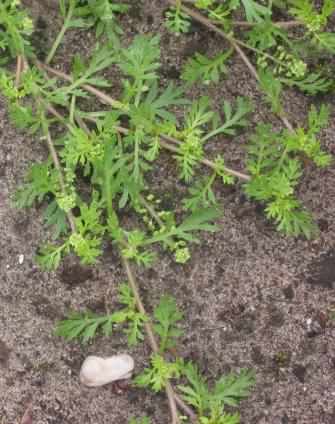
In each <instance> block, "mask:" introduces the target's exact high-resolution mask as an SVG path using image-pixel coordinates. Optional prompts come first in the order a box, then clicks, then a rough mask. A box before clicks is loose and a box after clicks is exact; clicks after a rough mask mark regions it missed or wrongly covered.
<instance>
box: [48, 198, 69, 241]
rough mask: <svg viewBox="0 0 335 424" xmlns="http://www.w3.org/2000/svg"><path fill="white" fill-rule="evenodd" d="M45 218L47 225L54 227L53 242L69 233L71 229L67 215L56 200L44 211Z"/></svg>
mask: <svg viewBox="0 0 335 424" xmlns="http://www.w3.org/2000/svg"><path fill="white" fill-rule="evenodd" d="M43 218H44V221H45V224H46V225H48V226H52V227H53V229H54V231H53V234H52V238H53V240H56V239H57V238H58V237H60V236H62V235H63V234H66V233H67V231H68V229H69V225H68V222H67V216H66V213H65V212H64V211H63V210H62V209H60V207H59V206H58V204H57V201H56V200H53V201H52V202H50V203H49V205H48V206H47V208H46V209H45V211H44V214H43Z"/></svg>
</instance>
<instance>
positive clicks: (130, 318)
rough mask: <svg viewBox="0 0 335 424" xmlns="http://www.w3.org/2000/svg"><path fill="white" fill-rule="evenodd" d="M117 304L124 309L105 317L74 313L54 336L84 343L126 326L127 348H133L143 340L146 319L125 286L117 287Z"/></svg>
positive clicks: (61, 324) (108, 334) (87, 313)
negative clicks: (123, 325) (99, 332)
mask: <svg viewBox="0 0 335 424" xmlns="http://www.w3.org/2000/svg"><path fill="white" fill-rule="evenodd" d="M119 302H120V303H121V304H123V305H125V307H124V308H123V309H120V310H119V311H117V312H113V313H112V314H109V315H106V316H97V315H95V314H92V313H91V312H85V313H83V314H80V313H78V312H74V313H72V314H70V315H69V317H68V318H67V319H65V320H63V321H60V322H59V323H58V324H57V327H56V330H55V334H56V335H57V336H62V337H64V338H65V339H67V340H73V339H78V340H81V341H82V342H83V343H86V342H89V341H90V340H92V339H94V338H95V337H96V335H97V332H98V331H101V333H102V334H103V335H104V336H110V335H111V334H112V332H113V330H114V327H115V326H119V325H121V324H126V328H125V329H124V333H125V334H126V335H127V339H128V344H129V346H133V345H135V344H137V343H138V342H139V341H141V340H143V324H144V322H146V321H147V317H146V316H145V315H144V314H142V313H140V312H138V311H137V308H136V300H135V298H134V296H133V294H132V291H131V289H130V288H129V286H128V285H127V284H121V285H120V287H119Z"/></svg>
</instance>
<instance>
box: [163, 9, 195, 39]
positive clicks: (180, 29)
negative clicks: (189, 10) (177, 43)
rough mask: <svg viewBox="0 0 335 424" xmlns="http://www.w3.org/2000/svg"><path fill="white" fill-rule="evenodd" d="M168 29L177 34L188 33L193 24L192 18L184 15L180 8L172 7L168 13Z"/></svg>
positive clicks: (166, 14) (166, 15)
mask: <svg viewBox="0 0 335 424" xmlns="http://www.w3.org/2000/svg"><path fill="white" fill-rule="evenodd" d="M165 17H166V22H165V25H166V27H167V28H168V29H169V30H170V31H171V32H174V33H176V34H178V35H179V34H183V33H186V32H188V30H189V28H190V26H191V22H190V17H189V16H188V15H187V14H186V13H184V12H183V11H182V10H181V9H180V7H172V8H170V9H169V10H168V11H167V12H166V13H165Z"/></svg>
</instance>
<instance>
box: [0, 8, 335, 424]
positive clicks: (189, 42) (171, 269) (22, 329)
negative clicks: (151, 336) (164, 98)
mask: <svg viewBox="0 0 335 424" xmlns="http://www.w3.org/2000/svg"><path fill="white" fill-rule="evenodd" d="M25 3H26V4H28V6H30V7H31V10H32V13H33V15H34V17H35V19H36V20H37V18H39V19H38V20H37V22H38V23H39V31H40V33H39V34H37V37H36V38H37V39H38V40H39V41H40V42H41V43H42V44H41V45H40V49H41V54H42V55H43V50H45V48H46V47H45V43H46V44H49V43H50V41H51V40H52V38H53V36H54V34H55V31H56V28H59V24H60V22H59V19H57V11H55V10H54V9H52V8H49V7H47V6H46V5H47V4H49V3H47V2H42V1H41V2H37V1H33V0H29V1H28V0H26V2H25ZM128 3H130V4H131V5H132V7H131V11H130V14H128V15H127V16H125V17H123V18H122V26H123V28H125V34H124V38H125V40H127V39H131V38H132V37H133V36H134V35H135V34H137V33H148V32H150V33H157V32H159V33H161V42H162V63H163V66H162V70H161V75H162V77H163V80H164V81H167V80H175V81H177V79H178V76H179V72H180V69H181V65H182V64H183V63H184V62H185V60H186V59H187V57H189V56H190V55H192V54H193V53H194V52H196V51H200V52H207V53H210V54H214V53H215V52H216V51H219V50H222V49H225V48H227V46H226V45H225V43H224V42H222V40H221V39H219V38H218V37H217V36H215V35H213V34H212V33H210V32H208V31H207V30H206V29H205V28H203V27H200V26H199V25H196V24H194V26H193V28H192V33H191V34H189V35H185V36H181V37H175V36H173V35H171V34H169V33H168V32H167V31H166V29H165V28H164V25H163V20H162V16H163V12H164V10H165V9H166V4H165V2H163V1H156V2H153V1H149V0H142V1H130V2H129V1H128ZM93 42H94V38H93V36H92V34H88V33H87V32H84V31H82V32H70V33H68V34H67V36H66V43H65V46H63V47H62V48H61V49H60V52H59V54H58V56H57V58H56V62H57V64H58V66H59V67H60V68H63V69H65V70H66V69H68V66H69V63H70V61H71V57H72V55H73V54H74V53H75V52H81V53H82V52H88V51H89V48H90V46H92V44H93ZM230 69H231V71H230V73H229V75H228V76H227V78H226V79H225V80H224V81H223V82H222V83H221V84H220V86H209V87H205V88H203V89H202V93H203V94H206V95H209V96H210V97H211V98H212V99H213V101H214V104H217V105H218V107H219V105H220V103H221V101H222V98H223V97H224V98H225V99H227V100H234V98H235V97H236V96H238V95H246V96H248V97H250V98H251V99H252V100H253V102H254V105H255V108H256V111H255V113H254V114H253V118H252V125H254V124H255V123H257V122H258V121H260V120H263V121H272V122H273V123H274V125H275V126H277V127H278V126H279V125H280V124H279V122H277V121H276V120H275V119H274V118H273V117H272V115H271V114H270V112H269V110H268V108H267V106H264V104H262V101H261V96H260V94H259V92H258V91H257V89H256V85H255V83H254V82H253V80H252V79H251V78H250V76H249V74H248V73H247V71H246V69H245V68H244V65H243V64H242V63H241V62H240V60H239V59H238V58H236V57H235V58H234V59H233V60H232V61H231V68H230ZM111 78H113V74H111ZM114 79H115V81H116V82H115V84H114V87H113V94H114V95H115V92H117V90H118V89H119V86H118V83H117V78H116V77H115V78H114ZM199 93H200V91H199V90H194V91H192V92H191V93H190V95H191V96H194V97H195V96H197V95H198V94H199ZM321 102H325V103H330V104H332V106H334V105H335V101H334V98H333V97H332V96H331V95H328V96H320V97H319V98H318V99H317V103H321ZM310 103H311V99H310V98H307V97H305V96H303V95H302V94H299V93H297V92H293V91H292V92H287V96H286V108H287V110H288V112H289V115H290V117H291V121H292V122H295V123H303V122H304V121H305V116H306V112H307V110H308V106H309V104H310ZM334 116H335V115H334V107H333V108H332V118H331V120H330V125H329V127H328V129H326V130H325V131H323V133H322V137H321V139H322V144H323V147H324V148H325V149H326V150H327V151H329V152H332V153H335V136H334V134H335V119H334ZM251 130H252V129H251ZM251 130H250V131H251ZM247 136H248V134H247V133H245V134H244V135H240V136H238V137H235V138H234V139H233V140H231V139H225V138H220V139H217V140H215V142H214V141H213V142H211V143H210V144H209V146H208V153H209V155H211V154H213V153H214V152H215V151H224V152H225V157H226V161H227V163H228V164H229V165H230V166H232V167H235V168H236V169H243V158H244V146H245V143H246V140H247ZM0 146H1V147H0V219H1V228H0V269H1V290H0V422H1V424H14V423H19V422H20V418H21V417H22V416H23V414H24V411H25V410H26V408H27V406H28V405H29V404H30V403H31V404H32V414H33V423H34V424H79V423H80V424H123V423H127V422H128V420H129V418H130V417H131V416H133V415H136V416H141V415H145V414H147V415H149V416H151V417H152V420H153V423H155V424H164V423H168V422H169V418H168V417H169V414H168V409H167V403H166V399H165V397H164V396H163V395H158V396H154V395H152V394H150V393H149V392H146V391H143V390H139V389H136V388H131V387H130V388H128V389H127V390H126V391H121V393H119V391H117V390H114V389H113V386H106V387H102V388H96V389H95V388H94V389H88V388H85V387H83V386H82V385H80V383H79V380H78V371H79V368H80V364H81V363H82V361H83V359H84V358H85V357H86V355H87V354H98V355H103V356H104V355H105V356H108V355H111V354H113V353H116V352H130V353H131V354H132V355H133V356H134V358H135V361H136V372H138V371H140V370H141V369H142V368H143V365H145V364H146V363H147V358H148V355H149V353H150V351H149V348H148V347H147V346H146V345H145V344H142V345H139V346H138V347H137V348H136V349H132V350H129V349H128V347H127V344H126V341H125V338H124V336H122V335H120V334H118V333H115V335H114V336H112V337H111V338H109V339H105V338H101V337H99V338H97V339H96V340H95V341H94V343H93V344H91V345H88V346H82V345H80V344H77V343H65V342H64V341H63V340H62V339H59V338H56V337H55V336H54V335H53V329H54V326H55V323H56V322H57V321H58V320H59V319H61V318H62V317H64V316H65V315H66V313H67V312H68V311H69V310H84V309H86V308H90V309H92V310H93V311H95V312H98V313H103V312H105V311H106V310H111V309H113V308H114V307H115V306H116V300H115V299H116V289H117V285H118V283H120V282H121V281H123V280H124V279H125V274H124V272H123V270H122V267H121V264H120V261H119V259H118V256H117V254H116V253H115V252H113V251H111V250H110V249H109V250H108V251H107V252H106V254H105V255H104V257H103V258H102V259H101V262H100V263H99V264H97V265H96V266H94V267H92V268H87V267H83V266H82V265H80V264H79V263H78V261H77V260H76V259H74V258H69V259H67V260H66V261H65V262H64V264H63V265H62V267H61V268H60V269H59V270H58V271H57V272H51V273H47V272H42V271H41V270H40V269H39V268H38V267H37V266H36V264H35V261H34V256H35V254H36V251H37V248H38V246H39V245H40V244H41V242H42V241H43V240H45V238H46V237H47V234H46V230H45V228H44V227H43V223H42V218H41V212H42V208H36V209H32V210H24V211H22V210H15V209H13V208H12V206H11V195H12V193H13V192H14V190H15V189H16V187H17V186H18V185H19V184H20V182H22V179H23V176H24V174H25V171H26V169H27V167H28V164H29V163H30V162H31V161H37V160H41V159H42V158H44V157H45V156H46V150H45V148H44V146H43V144H42V143H41V142H40V141H39V140H38V138H32V137H29V136H27V135H26V134H23V133H20V132H18V131H16V130H15V129H14V128H13V127H12V125H11V124H10V122H9V119H8V115H7V112H6V107H5V104H4V102H3V100H1V101H0ZM173 169H174V165H173V162H172V160H171V159H170V158H169V157H168V156H166V160H165V163H164V164H163V165H162V168H160V170H159V172H157V171H156V173H154V174H153V182H154V184H155V186H156V187H157V189H160V190H162V188H163V190H164V191H165V190H166V193H168V192H169V190H171V189H172V190H173V189H176V187H175V186H174V181H175V179H174V171H173ZM177 190H181V191H182V190H184V189H183V188H182V187H177ZM218 190H219V195H220V198H221V200H222V203H223V204H224V208H225V214H224V217H223V218H222V220H221V222H220V224H221V225H222V230H221V231H219V232H217V233H215V234H208V235H204V236H203V237H202V244H201V245H199V246H195V247H194V248H193V256H192V259H191V261H190V262H189V263H187V264H186V265H185V266H180V265H176V264H175V263H174V262H173V261H172V260H171V258H170V257H168V256H162V257H161V258H160V259H159V261H158V262H157V263H156V264H155V265H154V267H153V269H151V270H143V269H138V270H137V271H136V272H137V276H138V278H139V282H140V286H141V293H142V295H143V300H144V302H145V304H146V307H147V308H148V310H149V311H150V310H152V308H153V306H154V305H155V304H157V301H158V299H159V297H160V295H161V294H162V293H169V294H172V295H174V296H175V297H176V299H178V304H179V306H180V308H181V309H182V310H183V312H184V315H185V321H184V330H185V335H184V337H183V339H182V343H181V344H180V346H179V352H180V354H181V355H182V356H183V357H185V358H191V359H193V360H195V361H197V362H198V364H199V366H200V368H201V369H202V370H203V371H204V372H205V373H206V374H207V375H208V376H209V379H210V381H211V380H212V379H213V378H215V377H217V376H219V375H221V374H222V373H225V372H228V371H238V370H239V369H240V368H252V369H254V370H255V371H256V378H257V384H256V387H255V389H254V390H253V392H252V395H251V396H250V398H249V399H248V400H246V401H244V402H242V404H241V408H240V411H241V423H243V424H294V423H296V424H334V423H335V321H333V320H331V319H330V317H329V309H330V308H331V307H334V306H335V294H334V289H335V246H334V244H335V242H334V241H335V225H334V222H335V203H334V201H335V167H334V166H331V167H329V168H327V169H325V170H318V169H316V168H314V167H313V166H310V165H308V166H307V168H306V171H305V176H304V179H303V182H302V184H301V186H300V190H299V191H300V193H299V196H300V198H301V199H302V200H303V202H304V204H305V205H306V206H307V207H308V208H309V209H310V210H311V211H312V212H313V215H314V217H315V219H316V220H317V222H318V223H319V225H320V235H319V237H318V238H316V239H315V240H312V241H306V240H304V239H302V238H298V239H292V238H285V237H283V236H281V235H280V234H278V233H277V232H276V231H275V229H274V228H273V226H272V225H271V224H269V223H268V222H267V221H266V220H265V219H264V216H263V213H262V210H261V208H260V207H259V206H257V205H255V204H252V203H250V202H249V201H247V200H246V198H245V196H243V195H242V191H241V190H240V187H235V188H229V189H226V188H225V189H222V188H220V187H218ZM174 201H175V200H174V198H172V197H171V196H169V195H168V194H166V202H167V203H174ZM19 255H24V261H23V263H22V264H20V263H19Z"/></svg>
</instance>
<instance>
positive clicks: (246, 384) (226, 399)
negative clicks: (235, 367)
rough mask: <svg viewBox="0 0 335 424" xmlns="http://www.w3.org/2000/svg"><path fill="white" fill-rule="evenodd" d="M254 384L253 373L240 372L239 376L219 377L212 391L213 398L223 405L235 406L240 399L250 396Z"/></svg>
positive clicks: (247, 371)
mask: <svg viewBox="0 0 335 424" xmlns="http://www.w3.org/2000/svg"><path fill="white" fill-rule="evenodd" d="M254 384H255V373H254V372H253V371H249V370H242V371H240V373H239V374H232V373H231V374H228V375H225V376H223V377H221V378H220V379H219V380H218V381H217V383H216V384H215V387H214V389H213V397H214V398H215V400H216V401H219V402H220V403H222V404H224V405H230V406H236V405H237V404H238V403H239V402H240V400H241V399H243V398H245V397H247V396H248V395H249V394H250V389H251V387H252V386H254Z"/></svg>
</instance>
